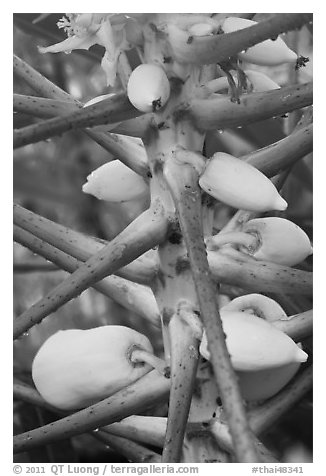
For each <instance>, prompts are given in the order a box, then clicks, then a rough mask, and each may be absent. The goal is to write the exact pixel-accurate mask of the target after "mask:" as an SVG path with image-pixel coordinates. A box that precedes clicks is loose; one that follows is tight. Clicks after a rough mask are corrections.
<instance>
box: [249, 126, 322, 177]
mask: <svg viewBox="0 0 326 476" xmlns="http://www.w3.org/2000/svg"><path fill="white" fill-rule="evenodd" d="M312 144H313V125H312V124H310V125H309V126H306V127H304V128H302V129H300V130H298V131H296V132H293V133H292V134H290V135H289V136H288V137H285V138H284V139H281V140H279V141H278V142H274V143H273V144H271V145H268V146H267V147H264V148H263V149H258V150H256V151H255V152H251V153H250V154H247V155H245V156H242V157H241V159H242V160H245V161H246V162H248V164H251V165H253V166H254V167H256V168H257V169H258V170H260V171H261V172H263V173H264V174H265V175H266V176H267V177H273V176H274V175H276V174H278V173H279V172H281V171H282V170H285V169H286V168H287V167H289V166H291V165H294V164H295V162H297V161H298V160H299V159H301V158H302V157H304V156H305V155H307V154H308V153H309V152H311V151H312Z"/></svg>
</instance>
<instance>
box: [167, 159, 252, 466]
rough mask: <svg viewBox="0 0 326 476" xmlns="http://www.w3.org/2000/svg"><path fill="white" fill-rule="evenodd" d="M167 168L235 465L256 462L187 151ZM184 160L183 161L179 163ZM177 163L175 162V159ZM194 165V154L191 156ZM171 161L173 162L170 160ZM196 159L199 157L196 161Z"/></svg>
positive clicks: (197, 192) (196, 175)
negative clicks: (225, 417)
mask: <svg viewBox="0 0 326 476" xmlns="http://www.w3.org/2000/svg"><path fill="white" fill-rule="evenodd" d="M175 155H176V157H172V158H171V159H170V160H169V161H168V163H167V164H166V167H165V170H164V175H165V178H166V181H167V183H168V185H169V187H170V190H171V193H172V195H173V198H174V203H175V205H176V207H177V210H178V215H179V221H180V226H181V229H182V232H183V236H184V240H185V243H186V247H187V252H188V255H189V262H190V265H191V270H192V274H193V279H194V283H195V287H196V292H197V297H198V301H199V304H200V312H201V317H202V320H203V322H204V325H205V329H206V333H207V338H208V346H209V349H210V353H211V355H212V366H213V370H214V374H215V378H216V382H217V385H218V388H219V390H220V394H221V398H222V402H223V407H224V408H225V412H226V415H227V419H228V423H229V425H230V431H231V434H232V440H233V443H234V448H235V452H236V457H237V461H238V462H255V461H257V459H258V458H257V453H256V450H255V447H254V445H253V441H252V436H251V432H250V430H249V425H248V421H247V418H246V414H245V410H244V407H243V402H242V398H241V394H240V390H239V387H238V384H237V379H236V375H235V373H234V370H233V367H232V364H231V361H230V356H229V353H228V350H227V347H226V344H225V337H224V332H223V327H222V322H221V318H220V315H219V311H218V305H217V293H216V289H215V286H214V285H213V283H212V280H211V275H210V271H209V266H208V262H207V256H206V249H205V244H204V240H203V234H202V227H201V200H200V190H199V186H198V172H197V171H196V168H195V167H194V166H192V165H189V162H191V161H189V155H192V153H191V152H188V151H183V152H182V151H180V152H179V153H176V154H175ZM183 157H184V160H182V159H183ZM176 158H177V159H179V160H175V159H176ZM192 158H193V159H194V161H195V160H196V154H193V157H192ZM173 159H174V160H173ZM197 159H198V157H197Z"/></svg>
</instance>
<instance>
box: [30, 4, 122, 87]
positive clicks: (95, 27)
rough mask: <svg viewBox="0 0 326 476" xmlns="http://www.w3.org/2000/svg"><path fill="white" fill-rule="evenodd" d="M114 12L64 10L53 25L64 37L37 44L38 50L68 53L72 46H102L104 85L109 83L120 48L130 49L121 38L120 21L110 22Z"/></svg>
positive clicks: (86, 47)
mask: <svg viewBox="0 0 326 476" xmlns="http://www.w3.org/2000/svg"><path fill="white" fill-rule="evenodd" d="M114 15H115V14H114V13H67V17H68V18H67V17H63V18H61V19H60V20H59V21H58V23H57V25H58V28H63V29H64V30H65V32H66V33H67V35H68V38H66V39H65V40H63V41H61V42H60V43H56V44H54V45H51V46H49V47H47V48H43V47H39V51H40V52H41V53H58V52H65V53H70V52H71V51H72V50H76V49H84V50H88V49H89V48H90V47H91V46H93V45H95V44H98V45H101V46H104V48H105V53H104V56H103V59H102V67H103V69H104V71H105V74H106V77H107V84H108V86H110V85H111V86H113V85H114V82H115V79H116V72H117V64H118V59H119V55H120V53H121V51H122V50H124V49H128V48H130V45H129V44H128V42H127V41H126V37H125V31H124V22H123V21H122V22H121V23H118V24H115V25H111V22H110V18H111V17H112V16H114ZM125 21H127V19H125Z"/></svg>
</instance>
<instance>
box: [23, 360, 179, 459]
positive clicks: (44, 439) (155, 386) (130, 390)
mask: <svg viewBox="0 0 326 476" xmlns="http://www.w3.org/2000/svg"><path fill="white" fill-rule="evenodd" d="M169 391H170V380H169V379H167V378H164V377H163V376H162V375H161V374H159V373H158V372H157V371H156V370H153V371H151V372H149V373H148V374H146V375H145V376H144V377H142V378H140V379H139V380H137V381H136V382H135V383H133V384H132V385H130V386H128V387H126V388H124V389H123V390H120V391H119V392H117V393H115V394H114V395H112V396H111V397H108V398H106V399H105V400H102V401H101V402H99V403H97V404H96V405H92V406H90V407H87V408H85V409H84V410H81V411H79V412H77V413H74V414H73V415H69V416H67V417H65V418H62V419H61V420H57V421H55V422H52V423H49V424H47V425H45V426H42V427H40V428H36V429H34V430H31V431H27V432H26V433H22V434H20V435H17V436H15V437H14V453H20V452H22V451H26V450H29V449H30V448H35V447H37V446H44V445H47V444H49V443H53V442H55V441H59V440H64V439H66V438H70V437H72V436H75V435H80V434H82V433H85V432H87V431H91V430H95V429H96V428H98V427H100V426H102V425H109V424H110V423H113V422H115V421H120V420H121V419H123V418H125V417H127V416H130V415H133V414H137V413H140V412H142V411H144V410H147V409H148V408H150V407H152V406H154V405H155V404H157V403H159V402H164V401H166V399H167V397H168V394H169Z"/></svg>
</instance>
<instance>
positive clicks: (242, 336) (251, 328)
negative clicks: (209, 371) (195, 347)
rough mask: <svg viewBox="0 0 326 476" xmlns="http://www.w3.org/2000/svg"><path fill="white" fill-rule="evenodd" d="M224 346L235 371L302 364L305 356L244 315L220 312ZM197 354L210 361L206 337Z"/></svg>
mask: <svg viewBox="0 0 326 476" xmlns="http://www.w3.org/2000/svg"><path fill="white" fill-rule="evenodd" d="M221 319H222V324H223V330H224V332H225V334H226V345H227V348H228V351H229V354H230V358H231V362H232V365H233V367H234V369H235V370H241V371H256V370H265V369H269V368H273V367H280V366H282V365H286V364H289V363H292V362H305V361H306V360H307V357H308V356H307V354H306V353H305V352H304V351H303V350H302V349H300V347H298V346H297V344H296V343H295V342H294V341H293V340H292V339H291V338H290V337H289V336H288V335H286V334H285V333H284V332H281V331H279V330H278V329H276V328H275V327H274V326H273V325H272V324H270V323H269V322H267V321H265V320H264V319H261V318H259V317H257V316H255V315H252V314H247V313H246V312H235V311H223V310H222V311H221ZM199 351H200V353H201V355H202V356H203V357H204V358H205V359H207V360H209V359H210V353H209V350H208V346H207V337H206V333H204V335H203V339H202V342H201V344H200V348H199Z"/></svg>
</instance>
